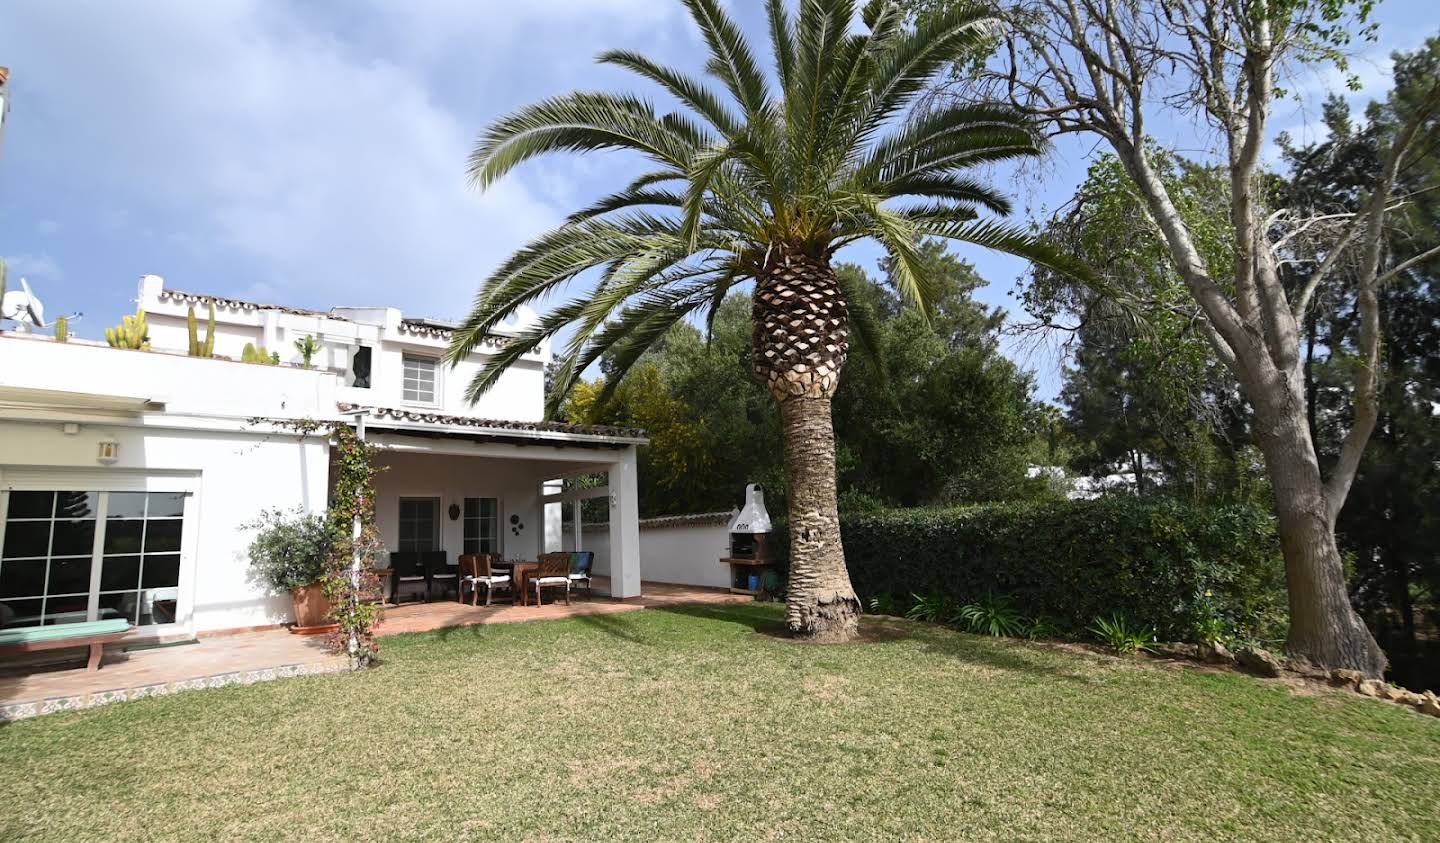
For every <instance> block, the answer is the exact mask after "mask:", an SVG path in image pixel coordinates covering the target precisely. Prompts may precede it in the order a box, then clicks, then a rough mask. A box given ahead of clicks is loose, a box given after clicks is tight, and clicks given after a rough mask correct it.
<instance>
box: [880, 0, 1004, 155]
mask: <svg viewBox="0 0 1440 843" xmlns="http://www.w3.org/2000/svg"><path fill="white" fill-rule="evenodd" d="M999 25H1000V22H999V19H998V18H996V17H994V16H993V15H992V14H990V13H989V11H988V10H986V9H984V8H983V7H982V6H979V5H975V6H969V5H963V6H962V5H955V6H951V7H949V8H946V9H943V10H942V11H940V12H938V13H936V14H933V15H926V16H923V17H922V18H921V19H920V21H919V23H918V24H917V25H916V26H915V28H914V30H912V31H910V32H907V33H906V34H905V35H904V36H902V37H900V38H897V39H896V40H895V42H894V44H893V46H892V47H891V49H889V50H887V51H886V52H885V53H884V54H883V55H882V56H880V57H879V59H878V62H877V64H878V66H877V67H876V71H875V76H874V80H875V81H874V85H873V86H872V88H871V94H870V97H869V101H868V104H867V107H866V109H865V112H864V115H863V116H862V117H861V119H860V120H859V121H858V123H857V126H856V129H857V136H858V137H864V136H866V135H868V134H869V133H870V132H873V131H874V130H876V129H877V128H879V127H880V126H882V125H884V124H885V123H886V122H887V121H888V120H889V119H890V118H891V117H893V116H894V115H895V114H896V113H897V112H899V111H900V110H901V109H903V108H904V107H905V106H906V105H908V104H909V103H910V101H911V100H912V99H913V98H914V97H915V96H916V95H917V94H919V93H920V92H921V91H922V90H923V89H924V87H925V84H926V83H927V82H929V81H930V80H931V79H932V78H934V76H935V75H936V74H937V73H938V72H939V71H941V70H942V69H944V68H945V67H947V66H948V65H949V63H950V62H951V61H954V60H956V59H959V58H962V57H964V55H965V53H966V51H967V50H971V49H974V48H976V47H978V46H979V45H980V44H981V43H983V41H984V39H985V38H986V37H987V36H989V35H991V34H993V33H994V32H995V31H996V30H997V29H998V28H999Z"/></svg>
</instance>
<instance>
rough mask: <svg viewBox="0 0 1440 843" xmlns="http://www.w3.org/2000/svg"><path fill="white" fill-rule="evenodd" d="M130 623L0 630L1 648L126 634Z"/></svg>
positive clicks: (100, 623) (118, 621)
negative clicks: (118, 633) (117, 633)
mask: <svg viewBox="0 0 1440 843" xmlns="http://www.w3.org/2000/svg"><path fill="white" fill-rule="evenodd" d="M129 628H130V622H129V621H127V620H125V619H123V618H117V619H115V620H108V621H91V622H89V623H57V624H51V625H49V626H22V627H18V628H12V629H0V647H3V646H5V645H7V644H32V643H34V642H36V641H58V640H60V639H63V638H88V637H90V636H92V635H109V634H113V633H116V632H124V631H125V630H127V629H129Z"/></svg>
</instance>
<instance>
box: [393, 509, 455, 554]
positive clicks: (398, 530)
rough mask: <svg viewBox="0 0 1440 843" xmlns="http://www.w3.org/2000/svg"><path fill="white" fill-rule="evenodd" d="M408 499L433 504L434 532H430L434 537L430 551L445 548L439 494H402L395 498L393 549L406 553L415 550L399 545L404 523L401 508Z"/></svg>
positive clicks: (442, 514)
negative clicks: (407, 549)
mask: <svg viewBox="0 0 1440 843" xmlns="http://www.w3.org/2000/svg"><path fill="white" fill-rule="evenodd" d="M409 501H424V502H426V503H429V504H432V505H433V512H434V513H435V519H434V532H433V533H432V535H433V537H434V547H432V548H430V549H431V550H432V551H433V550H444V549H445V526H444V524H443V523H442V520H441V519H443V518H444V517H445V516H444V513H443V512H441V509H440V503H441V501H440V496H439V495H404V496H402V497H399V498H396V499H395V549H396V550H399V551H401V552H406V553H409V552H415V551H405V550H404V549H403V548H401V547H400V542H401V541H402V538H401V536H402V535H403V530H404V524H405V515H404V512H403V509H404V506H405V504H406V503H407V502H409ZM421 552H423V551H421Z"/></svg>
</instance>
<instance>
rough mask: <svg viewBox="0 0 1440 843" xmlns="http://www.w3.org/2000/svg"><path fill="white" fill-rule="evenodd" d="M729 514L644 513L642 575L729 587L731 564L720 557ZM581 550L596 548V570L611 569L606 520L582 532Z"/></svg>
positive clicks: (570, 541) (568, 533)
mask: <svg viewBox="0 0 1440 843" xmlns="http://www.w3.org/2000/svg"><path fill="white" fill-rule="evenodd" d="M729 520H730V513H728V512H727V513H714V514H710V515H701V516H678V517H662V518H642V519H641V520H640V576H641V577H642V578H643V579H644V580H645V581H646V582H658V583H674V584H676V585H696V586H702V587H706V588H728V587H729V586H730V573H729V568H727V567H726V566H724V565H721V564H720V558H721V557H723V556H725V555H726V554H727V553H728V552H729V549H730V534H729V533H728V532H726V527H727V526H728V524H729ZM580 543H581V549H582V550H590V551H594V553H595V572H596V573H597V574H599V575H601V576H609V574H610V530H609V525H606V524H586V525H584V526H583V527H582V528H581V531H580ZM564 547H565V549H566V550H570V549H572V548H573V547H574V532H573V530H572V528H571V526H570V525H568V524H567V525H566V526H565V545H564Z"/></svg>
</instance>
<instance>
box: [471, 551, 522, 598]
mask: <svg viewBox="0 0 1440 843" xmlns="http://www.w3.org/2000/svg"><path fill="white" fill-rule="evenodd" d="M494 562H495V557H493V556H491V555H490V554H488V553H465V554H462V555H461V556H460V576H461V593H460V602H461V603H464V602H465V593H464V586H465V585H469V586H470V605H472V606H478V605H480V586H482V585H483V586H485V605H486V606H489V605H490V598H491V597H492V596H493V595H494V593H495V589H497V588H501V589H505V590H506V591H508V592H510V602H511V604H514V602H515V588H514V583H513V582H511V580H510V575H509V574H501V573H499V572H497V571H496V570H495V569H494V568H493V567H492V566H493V565H494Z"/></svg>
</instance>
